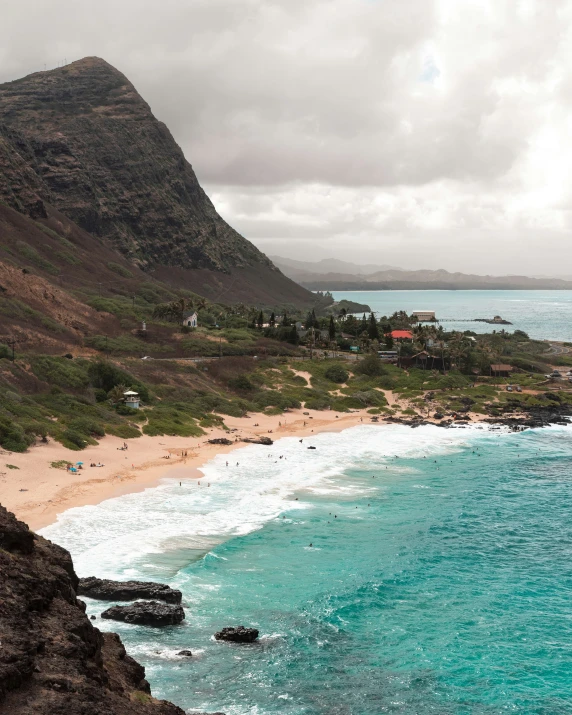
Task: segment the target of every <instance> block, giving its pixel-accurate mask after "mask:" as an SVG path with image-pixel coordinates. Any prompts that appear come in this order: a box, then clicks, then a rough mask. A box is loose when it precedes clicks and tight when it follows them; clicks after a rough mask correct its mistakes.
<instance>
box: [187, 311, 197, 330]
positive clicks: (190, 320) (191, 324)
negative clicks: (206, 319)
mask: <svg viewBox="0 0 572 715" xmlns="http://www.w3.org/2000/svg"><path fill="white" fill-rule="evenodd" d="M198 324H199V316H198V315H197V313H196V312H194V313H185V314H184V315H183V325H184V326H185V327H186V328H196V327H198Z"/></svg>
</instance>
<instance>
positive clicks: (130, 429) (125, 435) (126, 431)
mask: <svg viewBox="0 0 572 715" xmlns="http://www.w3.org/2000/svg"><path fill="white" fill-rule="evenodd" d="M105 431H106V433H107V434H112V435H113V436H114V437H120V438H121V439H133V438H135V437H141V432H140V431H139V429H138V428H137V427H135V425H125V424H123V425H105Z"/></svg>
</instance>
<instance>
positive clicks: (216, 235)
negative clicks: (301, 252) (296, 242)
mask: <svg viewBox="0 0 572 715" xmlns="http://www.w3.org/2000/svg"><path fill="white" fill-rule="evenodd" d="M0 201H3V202H4V203H5V204H7V205H8V206H10V207H12V208H14V209H16V210H17V211H19V212H20V213H23V214H25V215H27V216H29V217H30V218H32V219H33V220H40V219H45V218H48V217H49V216H51V212H52V210H56V211H58V212H60V213H61V214H63V215H64V216H66V217H67V218H68V219H70V220H71V221H72V222H73V223H74V224H75V225H77V226H78V227H79V228H80V229H83V230H84V231H86V232H88V233H89V234H91V235H92V236H94V237H96V238H99V239H101V240H102V241H103V243H104V245H106V246H108V247H111V248H113V249H114V250H115V251H117V252H118V253H120V254H121V255H122V256H123V257H124V258H126V259H127V260H128V261H129V262H130V263H131V264H132V265H134V266H136V267H138V268H140V269H142V270H144V271H145V272H146V273H147V274H151V275H153V276H155V277H156V278H158V279H160V280H162V281H165V282H166V283H169V284H170V285H171V286H175V287H185V288H189V289H191V290H193V291H195V292H197V293H200V294H203V295H205V296H206V297H207V298H210V299H212V300H214V299H217V298H219V297H222V296H224V299H225V300H227V301H244V302H259V303H265V304H278V303H292V304H295V305H304V304H307V303H311V302H312V297H311V295H310V294H309V293H308V292H307V291H306V290H304V289H303V288H301V287H300V286H299V285H297V284H295V283H294V282H293V281H292V280H290V279H288V278H287V277H286V276H284V275H283V274H282V273H281V272H280V271H279V270H278V269H277V268H276V267H275V266H274V265H273V263H272V262H271V261H270V260H269V259H268V258H267V257H266V256H265V255H264V254H263V253H261V252H260V251H259V250H258V249H257V248H256V247H255V246H254V245H253V244H252V243H250V242H249V241H247V240H246V239H245V238H243V237H242V236H241V235H240V234H239V233H237V232H236V231H235V230H234V229H233V228H231V227H230V226H229V225H228V224H227V223H226V222H225V221H224V220H223V219H222V218H221V217H220V216H219V215H218V213H217V212H216V210H215V208H214V206H213V204H212V203H211V201H210V200H209V198H208V196H207V195H206V194H205V192H204V191H203V189H202V188H201V186H200V184H199V182H198V180H197V177H196V176H195V173H194V171H193V168H192V166H191V165H190V164H189V162H188V161H187V160H186V159H185V156H184V155H183V152H182V151H181V149H180V147H179V146H177V144H176V143H175V141H174V139H173V137H172V136H171V134H170V132H169V130H168V129H167V127H166V126H165V125H164V124H163V123H162V122H159V121H158V120H157V119H156V118H155V117H154V116H153V114H152V112H151V110H150V108H149V105H148V104H147V103H146V102H145V101H144V100H143V99H142V98H141V96H140V95H139V94H138V93H137V91H136V89H135V88H134V86H133V85H132V84H131V83H130V82H129V81H128V80H127V78H126V77H125V76H124V75H123V74H121V72H119V71H118V70H116V69H115V68H113V67H111V66H110V65H109V64H108V63H107V62H105V61H104V60H102V59H99V58H97V57H88V58H85V59H82V60H79V61H78V62H74V63H72V64H69V65H66V66H64V67H60V68H58V69H55V70H50V71H47V72H37V73H35V74H31V75H29V76H27V77H24V78H22V79H19V80H16V81H14V82H8V83H5V84H2V85H0Z"/></svg>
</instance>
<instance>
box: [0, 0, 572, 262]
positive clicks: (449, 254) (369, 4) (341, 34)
mask: <svg viewBox="0 0 572 715" xmlns="http://www.w3.org/2000/svg"><path fill="white" fill-rule="evenodd" d="M0 24H1V27H2V34H1V36H0V37H1V39H0V81H7V80H10V79H15V78H17V77H20V76H23V75H25V74H28V73H30V72H33V71H37V70H41V69H43V68H44V64H46V66H47V67H48V68H51V67H54V66H56V65H57V63H58V62H59V61H60V60H63V59H64V58H67V61H68V62H69V61H72V60H75V59H79V58H81V57H84V56H86V55H98V56H99V57H103V58H104V59H106V60H107V61H108V62H110V63H111V64H113V65H114V66H115V67H117V68H118V69H120V70H121V71H122V72H124V73H125V74H126V75H127V77H128V78H129V79H130V80H131V81H132V82H133V83H134V84H135V86H136V88H137V89H138V90H139V91H140V93H141V94H142V95H143V97H144V98H145V99H146V100H147V101H148V102H149V104H150V105H151V108H152V110H153V112H154V113H155V115H156V116H157V117H158V118H159V119H161V120H162V121H164V122H165V123H166V124H167V125H168V126H169V128H170V129H171V131H172V133H173V134H174V136H175V139H176V140H177V142H178V143H179V144H180V145H181V146H182V148H183V150H184V152H185V154H186V156H187V158H188V159H189V161H190V162H191V163H192V164H193V166H194V168H195V171H196V172H197V175H198V177H199V180H200V181H201V183H202V184H203V186H204V187H205V189H206V190H207V192H208V193H209V195H210V196H211V198H212V199H213V201H214V203H215V205H216V206H217V208H218V210H219V212H220V213H221V214H222V215H223V216H224V218H225V219H226V220H227V221H229V223H231V224H232V225H233V226H234V227H235V228H236V229H238V230H239V231H240V232H241V233H242V234H243V235H245V236H246V237H247V238H249V239H250V240H252V241H253V242H254V243H255V244H256V245H257V246H259V247H260V248H261V249H262V250H264V251H265V252H266V253H269V254H271V255H272V254H273V255H283V256H287V257H290V258H299V259H308V260H318V259H320V258H324V257H336V258H342V259H347V260H352V261H355V262H362V263H373V262H375V263H390V264H393V265H398V266H402V267H411V268H446V269H448V270H462V271H465V272H481V273H493V274H499V273H504V272H510V273H528V274H531V275H539V274H551V275H556V274H572V266H570V267H569V265H568V262H569V259H570V258H571V257H572V241H571V240H570V229H571V224H572V216H571V208H572V170H571V168H570V167H571V166H572V113H571V108H572V0H161V1H160V2H158V1H157V0H152V1H151V0H98V1H97V2H94V1H93V0H18V2H13V3H8V2H6V3H3V4H2V9H0Z"/></svg>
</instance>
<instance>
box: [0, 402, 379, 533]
mask: <svg viewBox="0 0 572 715" xmlns="http://www.w3.org/2000/svg"><path fill="white" fill-rule="evenodd" d="M380 421H381V420H380ZM361 422H363V423H364V424H366V423H367V424H369V423H371V415H369V414H367V412H366V410H360V411H355V412H351V413H349V414H348V413H343V412H342V413H337V412H334V411H331V412H330V411H317V410H305V409H298V410H291V411H289V412H288V413H285V414H283V415H278V416H272V417H270V416H267V415H261V414H253V415H252V416H248V417H240V418H233V417H225V423H226V425H227V427H228V430H223V429H221V428H215V429H208V430H207V431H206V434H205V435H204V436H202V437H198V438H197V437H189V438H184V437H147V436H142V437H139V438H137V439H131V440H127V442H126V444H127V446H128V448H127V450H121V449H120V448H121V447H123V445H124V440H122V439H119V438H118V437H111V436H107V437H104V438H103V439H102V440H101V441H100V443H99V444H98V445H97V446H90V447H87V448H86V449H84V450H82V451H79V452H75V451H72V450H69V449H66V448H65V447H63V446H62V445H61V444H59V442H54V441H50V442H49V443H47V444H40V443H39V444H37V445H35V446H33V447H31V448H30V449H29V451H28V452H26V453H24V454H20V453H16V452H7V451H5V450H0V503H1V504H2V505H3V506H5V507H6V508H7V509H9V510H10V511H13V512H14V513H15V514H16V516H17V517H18V518H19V519H21V520H22V521H24V522H26V523H27V524H29V526H30V528H32V529H36V530H37V529H41V528H42V527H44V526H47V525H48V524H51V523H52V522H54V521H55V520H56V517H57V515H58V514H60V513H61V512H63V511H65V510H67V509H70V508H72V507H76V506H84V505H87V504H98V503H99V502H101V501H104V500H105V499H109V498H111V497H116V496H120V495H122V494H127V493H130V492H136V491H141V490H143V489H145V488H147V487H151V486H154V485H156V484H157V483H158V482H159V481H160V480H161V479H162V478H164V477H176V478H177V479H181V480H182V479H200V478H201V476H202V473H201V472H200V471H199V468H200V467H201V466H202V465H204V464H206V463H207V462H208V461H209V460H211V459H212V458H213V457H214V456H215V455H217V454H221V453H222V454H224V453H228V452H231V451H233V450H235V449H237V448H240V447H244V446H245V444H244V442H242V440H243V439H244V438H249V437H270V438H271V439H273V440H276V439H280V438H281V437H288V436H293V435H296V436H299V437H300V438H303V437H307V436H310V435H312V434H318V433H320V432H332V431H340V430H343V429H347V428H348V427H352V426H354V425H356V424H360V423H361ZM220 437H225V438H227V439H231V440H236V441H235V442H234V443H233V444H232V445H216V444H209V443H208V440H210V439H216V438H220ZM260 449H265V447H263V446H261V447H260ZM266 449H267V448H266ZM61 460H66V461H69V462H70V463H72V464H75V463H76V462H80V461H81V462H83V467H82V469H80V470H78V472H77V473H71V472H68V471H66V469H65V468H64V469H62V468H56V467H52V466H51V465H52V463H53V462H59V461H61ZM92 463H95V464H99V463H101V464H103V465H104V466H102V467H90V464H92ZM8 465H11V466H10V467H9V466H8ZM14 467H16V469H15V468H14Z"/></svg>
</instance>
